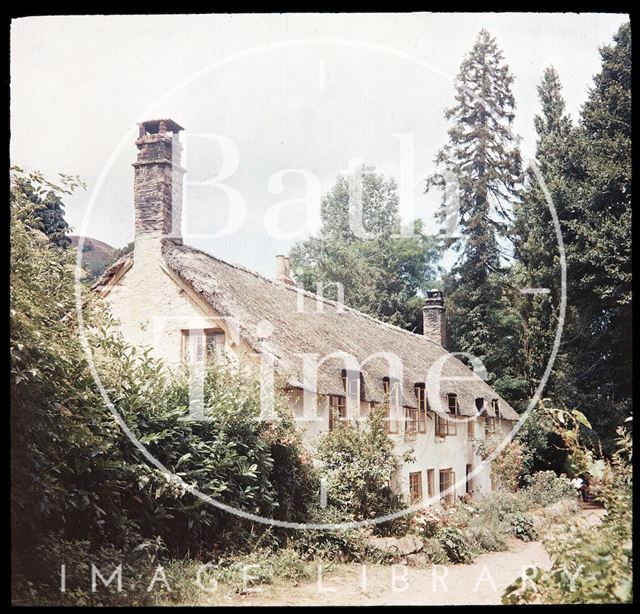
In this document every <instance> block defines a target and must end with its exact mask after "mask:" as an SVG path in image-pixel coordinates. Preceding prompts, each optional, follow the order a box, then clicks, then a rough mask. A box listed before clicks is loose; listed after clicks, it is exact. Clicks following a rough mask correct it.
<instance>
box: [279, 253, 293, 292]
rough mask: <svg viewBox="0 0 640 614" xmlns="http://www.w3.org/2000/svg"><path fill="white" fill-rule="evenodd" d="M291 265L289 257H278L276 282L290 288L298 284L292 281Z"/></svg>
mask: <svg viewBox="0 0 640 614" xmlns="http://www.w3.org/2000/svg"><path fill="white" fill-rule="evenodd" d="M290 273H291V263H290V261H289V257H288V256H282V255H278V256H276V280H277V281H281V282H282V283H285V284H288V285H290V286H295V285H296V282H295V281H293V279H291V275H290Z"/></svg>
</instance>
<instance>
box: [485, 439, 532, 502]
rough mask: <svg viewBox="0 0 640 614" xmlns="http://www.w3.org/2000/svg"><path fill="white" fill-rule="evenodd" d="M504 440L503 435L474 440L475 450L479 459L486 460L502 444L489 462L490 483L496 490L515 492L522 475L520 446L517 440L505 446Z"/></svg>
mask: <svg viewBox="0 0 640 614" xmlns="http://www.w3.org/2000/svg"><path fill="white" fill-rule="evenodd" d="M504 440H505V435H504V434H503V433H500V432H495V433H491V434H490V435H489V436H487V437H486V438H485V439H481V440H476V441H475V448H476V451H477V453H478V454H479V456H480V458H482V459H483V460H486V459H487V458H489V457H490V456H491V455H492V454H494V453H495V451H496V450H497V449H498V448H500V447H501V446H503V444H504V447H502V449H501V450H500V452H498V453H497V454H496V456H495V458H494V459H493V460H492V461H491V466H490V467H491V482H492V484H493V485H494V487H495V489H497V490H504V491H507V492H515V491H516V490H517V489H518V485H519V482H520V477H521V475H522V468H523V461H522V458H523V453H522V445H521V444H520V442H519V441H517V440H511V441H509V442H507V443H506V444H505V442H504Z"/></svg>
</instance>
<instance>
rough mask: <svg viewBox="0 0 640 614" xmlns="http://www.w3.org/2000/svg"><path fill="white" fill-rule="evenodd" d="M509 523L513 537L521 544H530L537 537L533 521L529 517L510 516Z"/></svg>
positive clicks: (517, 514) (520, 515)
mask: <svg viewBox="0 0 640 614" xmlns="http://www.w3.org/2000/svg"><path fill="white" fill-rule="evenodd" d="M510 521H511V527H512V528H513V532H514V534H515V536H516V537H517V538H518V539H520V540H522V541H523V542H530V541H533V540H534V539H536V538H537V537H538V532H537V531H536V529H535V525H534V522H533V519H532V518H531V517H530V516H529V515H527V514H522V513H516V514H513V515H512V516H511V518H510Z"/></svg>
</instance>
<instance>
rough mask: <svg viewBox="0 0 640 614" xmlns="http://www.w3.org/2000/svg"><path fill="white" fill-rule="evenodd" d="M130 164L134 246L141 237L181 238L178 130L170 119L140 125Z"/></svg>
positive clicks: (179, 127)
mask: <svg viewBox="0 0 640 614" xmlns="http://www.w3.org/2000/svg"><path fill="white" fill-rule="evenodd" d="M139 125H140V134H139V136H138V139H137V140H136V146H137V147H138V159H137V160H136V161H135V162H134V163H133V167H134V168H135V179H134V187H133V198H134V203H135V212H136V223H135V228H136V234H135V238H136V244H137V243H138V242H139V240H140V239H141V238H142V237H158V238H165V237H167V238H173V239H180V238H181V225H182V175H183V174H184V173H185V172H186V171H185V169H183V168H182V167H181V166H180V154H181V152H182V146H181V145H180V141H179V138H178V134H179V132H180V130H183V128H182V127H181V126H179V125H178V124H176V122H174V121H173V120H171V119H155V120H149V121H145V122H142V123H141V124H139Z"/></svg>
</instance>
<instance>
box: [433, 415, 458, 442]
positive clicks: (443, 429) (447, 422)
mask: <svg viewBox="0 0 640 614" xmlns="http://www.w3.org/2000/svg"><path fill="white" fill-rule="evenodd" d="M435 432H436V437H455V436H456V435H457V434H458V425H457V424H456V422H455V420H454V419H452V418H450V417H449V416H447V415H444V414H439V413H437V412H436V414H435Z"/></svg>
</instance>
